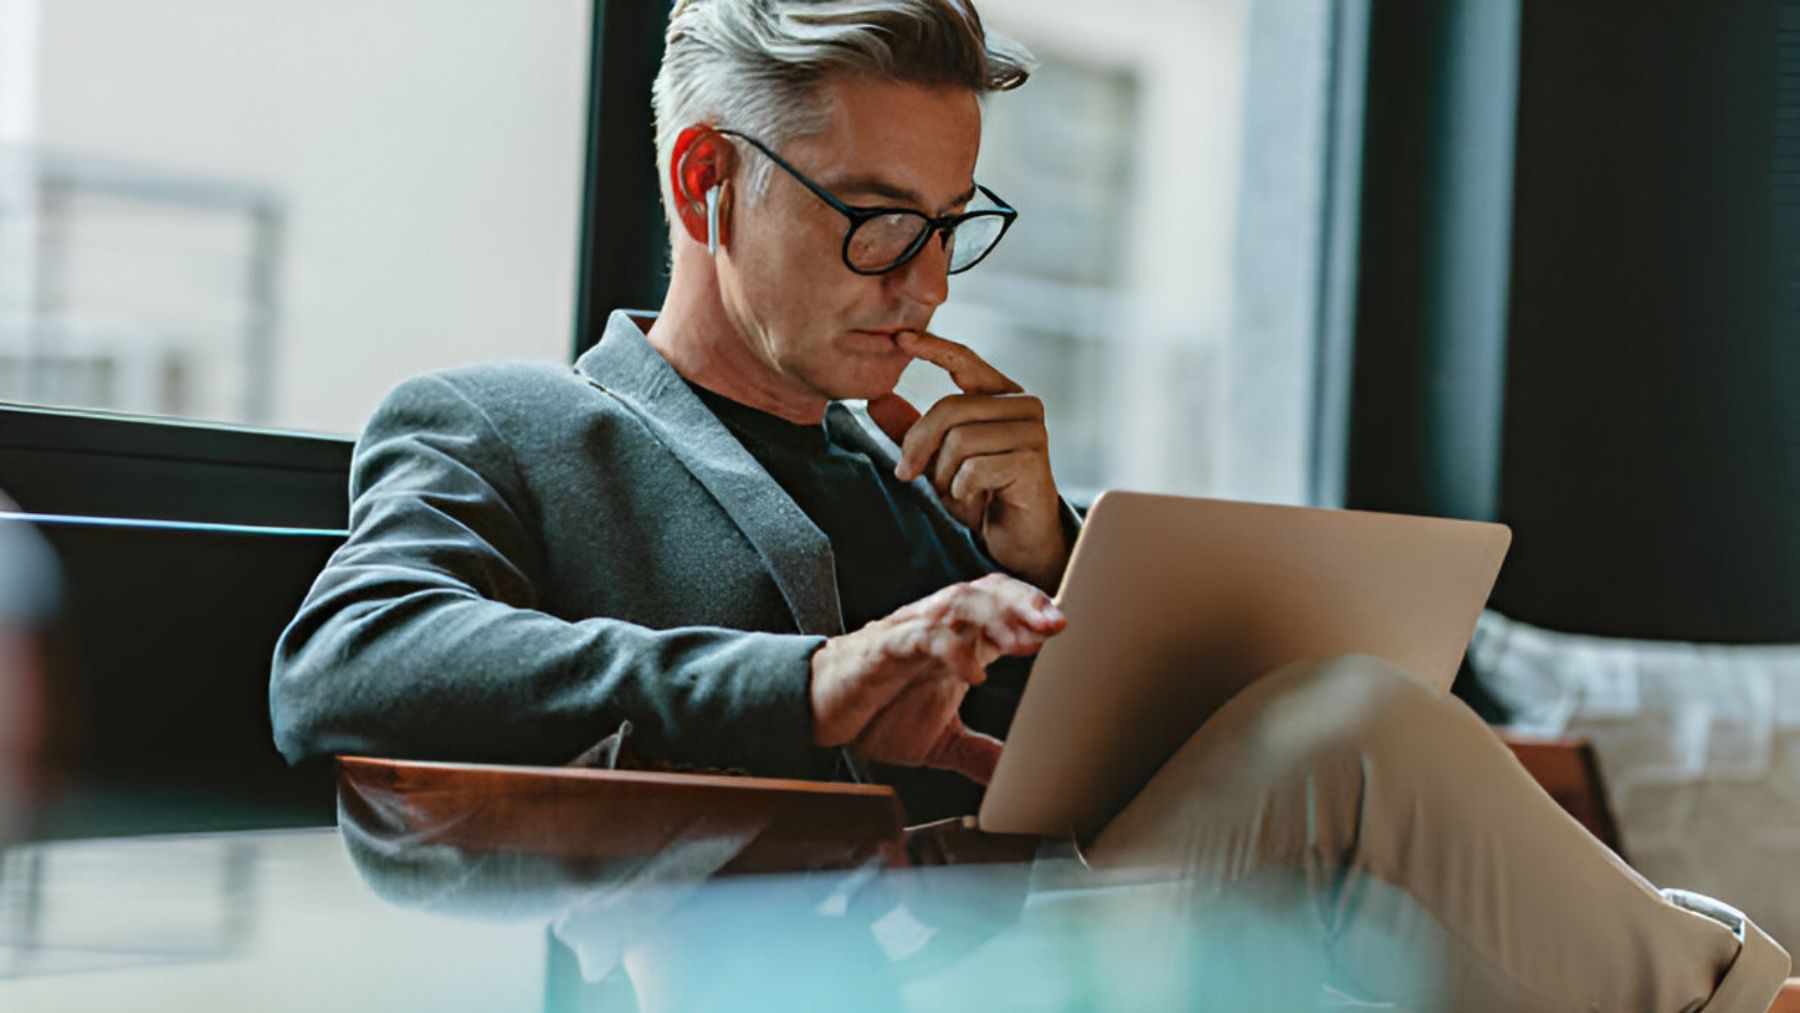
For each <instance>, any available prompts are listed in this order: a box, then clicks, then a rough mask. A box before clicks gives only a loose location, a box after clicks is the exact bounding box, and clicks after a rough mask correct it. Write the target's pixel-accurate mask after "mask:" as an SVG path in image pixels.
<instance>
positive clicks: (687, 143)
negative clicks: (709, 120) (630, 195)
mask: <svg viewBox="0 0 1800 1013" xmlns="http://www.w3.org/2000/svg"><path fill="white" fill-rule="evenodd" d="M735 156H736V151H735V150H733V148H732V147H731V145H730V144H729V143H727V142H726V140H725V138H723V137H721V136H720V135H719V133H718V131H715V130H713V129H712V128H711V127H706V126H692V127H688V128H687V129H686V130H683V131H682V132H681V133H680V135H678V136H677V137H676V138H675V147H674V149H673V150H671V151H670V152H669V188H670V191H671V192H672V193H673V194H674V195H675V213H676V215H677V217H679V218H680V219H681V227H682V229H683V230H684V231H685V232H687V234H688V238H690V239H692V240H693V241H694V242H696V243H699V244H700V245H701V246H705V245H706V241H707V232H708V224H707V214H706V191H708V190H710V189H712V188H713V187H715V186H717V187H723V186H724V185H725V181H726V180H727V179H728V178H730V175H731V167H732V165H733V159H734V158H735ZM722 196H723V194H721V197H722ZM725 221H726V216H725V215H724V214H720V215H719V216H718V223H719V232H720V235H719V237H718V241H719V242H720V243H724V242H725V235H724V233H725Z"/></svg>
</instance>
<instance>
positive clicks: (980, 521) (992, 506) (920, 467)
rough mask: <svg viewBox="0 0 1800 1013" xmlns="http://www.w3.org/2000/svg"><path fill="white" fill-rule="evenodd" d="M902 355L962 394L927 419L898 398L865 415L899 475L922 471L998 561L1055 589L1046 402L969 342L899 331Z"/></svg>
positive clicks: (875, 403)
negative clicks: (893, 447)
mask: <svg viewBox="0 0 1800 1013" xmlns="http://www.w3.org/2000/svg"><path fill="white" fill-rule="evenodd" d="M898 340H899V344H900V349H901V351H904V352H906V353H907V354H908V355H911V356H913V357H914V358H917V359H924V360H925V361H926V362H929V363H931V364H933V365H935V366H938V367H941V368H942V369H943V370H944V371H945V372H947V373H949V374H950V379H951V380H953V381H955V382H956V386H957V387H958V388H960V389H961V390H962V393H961V394H953V395H951V396H949V397H946V398H944V399H943V400H941V401H939V402H938V403H937V404H934V405H932V406H931V409H930V410H929V411H927V412H926V413H925V414H924V415H922V416H921V415H920V414H919V411H918V409H916V408H914V407H913V406H912V405H910V404H908V403H907V402H906V400H905V399H904V398H902V397H900V396H899V395H898V394H893V393H889V394H885V395H883V396H881V397H878V398H875V399H873V400H871V401H870V402H869V415H870V417H872V418H873V419H874V420H875V423H876V425H879V426H880V427H881V428H882V431H883V432H885V433H887V434H888V437H889V438H890V439H892V440H893V441H894V442H895V443H898V444H899V445H900V463H899V465H898V466H897V467H896V468H895V469H894V474H895V476H896V477H897V478H899V479H900V480H901V481H904V482H910V481H912V480H913V479H914V478H917V477H918V476H920V475H926V476H928V477H929V478H930V480H931V485H932V487H933V488H935V489H936V490H937V492H938V496H939V497H940V498H942V500H943V502H944V506H945V508H946V509H948V510H949V511H950V515H951V516H952V517H955V518H956V519H957V520H958V521H961V522H962V523H963V524H964V525H966V526H967V527H969V528H970V529H971V530H973V531H974V532H975V533H976V534H977V535H979V536H980V538H981V541H982V544H984V545H985V546H986V547H987V551H988V555H990V556H992V557H993V559H994V562H996V563H999V564H1000V565H1001V566H1003V567H1005V568H1006V569H1008V570H1010V571H1012V572H1013V573H1016V574H1018V575H1019V576H1021V577H1024V578H1025V579H1026V580H1029V581H1031V582H1032V583H1034V584H1036V585H1037V586H1039V587H1041V588H1043V589H1044V590H1046V591H1054V590H1055V589H1056V585H1057V584H1058V583H1059V582H1060V581H1061V580H1062V572H1063V568H1064V566H1066V565H1067V563H1068V561H1069V545H1068V540H1067V539H1066V538H1065V537H1064V535H1063V528H1062V515H1061V509H1062V508H1061V503H1060V501H1059V500H1058V499H1057V494H1056V481H1055V479H1053V478H1052V477H1051V475H1050V437H1049V434H1048V433H1047V432H1046V431H1045V430H1044V403H1043V402H1042V401H1039V400H1038V399H1037V398H1035V397H1032V396H1031V395H1029V394H1026V393H1024V391H1023V390H1022V389H1021V388H1020V387H1019V385H1018V384H1016V383H1014V382H1013V381H1012V380H1010V379H1008V378H1007V376H1006V375H1005V374H1004V373H1001V372H1000V371H999V370H997V369H995V368H994V367H993V366H991V365H989V364H988V363H986V362H985V361H983V360H982V358H981V357H980V356H978V355H976V354H975V353H974V352H973V351H971V350H970V349H969V348H968V347H967V346H964V345H959V344H957V343H956V342H954V341H949V340H946V339H944V338H940V337H938V336H936V335H934V334H928V333H926V332H924V331H904V332H902V333H901V334H900V335H899V337H898Z"/></svg>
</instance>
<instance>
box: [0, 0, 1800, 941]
mask: <svg viewBox="0 0 1800 1013" xmlns="http://www.w3.org/2000/svg"><path fill="white" fill-rule="evenodd" d="M982 11H983V13H984V15H985V17H986V19H987V20H988V22H989V23H990V24H991V25H993V26H995V27H997V28H999V29H1002V30H1004V31H1006V32H1008V33H1010V34H1012V35H1014V36H1016V37H1017V38H1019V39H1020V40H1021V41H1023V42H1025V43H1026V44H1027V45H1028V46H1029V47H1031V48H1032V49H1033V50H1034V51H1035V52H1036V54H1037V55H1038V57H1039V58H1040V59H1041V60H1042V67H1041V68H1040V70H1039V71H1038V73H1037V74H1036V75H1034V77H1033V78H1032V80H1031V82H1030V83H1029V84H1028V85H1027V86H1026V87H1025V88H1023V89H1022V90H1020V91H1017V92H1014V93H1010V94H1005V95H1000V96H995V97H994V98H992V99H991V100H990V101H989V102H988V104H987V114H986V134H985V142H984V148H983V153H982V158H981V163H980V166H979V169H978V175H979V176H980V178H981V179H982V181H983V182H985V183H986V184H988V185H989V186H991V187H992V188H993V189H994V190H996V191H997V192H998V193H1000V194H1002V195H1004V196H1005V197H1006V198H1007V199H1008V200H1009V201H1010V202H1011V203H1013V204H1014V205H1015V206H1016V207H1018V208H1019V209H1020V211H1021V218H1020V220H1019V223H1018V225H1017V227H1016V228H1015V229H1014V230H1013V232H1012V233H1011V234H1010V235H1009V237H1008V239H1007V241H1006V243H1005V244H1003V245H1002V246H1001V247H1000V248H999V250H998V251H997V252H996V253H995V255H994V256H993V257H992V258H990V259H989V260H988V261H987V262H985V263H984V264H983V265H982V266H981V267H980V268H979V269H978V270H976V271H974V272H971V273H969V274H967V275H963V276H959V277H958V278H957V279H956V280H955V281H954V282H953V284H952V295H951V301H950V303H949V304H947V305H946V306H945V307H944V309H943V310H942V312H941V314H940V316H939V318H938V324H939V326H940V330H941V331H942V332H943V333H945V334H947V335H950V336H954V337H957V338H959V339H961V340H965V341H967V342H969V343H970V344H972V345H974V346H975V347H976V348H977V349H978V350H980V351H981V352H982V353H983V354H984V355H987V356H988V357H989V358H991V359H992V360H993V361H995V362H996V363H997V364H998V365H1000V366H1001V368H1003V369H1004V370H1006V371H1007V372H1009V373H1010V374H1012V375H1013V376H1015V377H1017V378H1018V379H1019V380H1020V381H1021V382H1023V383H1024V384H1025V385H1026V386H1027V387H1028V388H1029V389H1031V390H1032V391H1034V392H1035V393H1038V394H1039V395H1041V396H1042V397H1043V398H1044V400H1045V402H1046V403H1047V405H1048V409H1049V413H1050V414H1049V426H1050V431H1051V436H1052V448H1053V451H1052V452H1053V462H1054V466H1055V469H1056V473H1057V476H1058V478H1059V481H1060V482H1061V483H1062V485H1063V487H1064V488H1065V490H1066V491H1067V492H1068V493H1069V494H1070V495H1071V496H1072V497H1073V498H1075V499H1077V500H1078V501H1085V500H1087V499H1091V497H1092V496H1093V495H1094V494H1095V493H1097V492H1098V491H1099V490H1102V489H1106V488H1120V487H1123V488H1132V489H1139V490H1150V491H1160V492H1170V493H1180V494H1187V495H1205V496H1221V497H1230V498H1243V499H1255V500H1262V501H1269V502H1282V503H1298V504H1312V505H1319V506H1334V507H1335V506H1349V507H1357V508H1364V509H1380V510H1393V511H1401V512H1409V513H1424V514H1437V515H1444V516H1456V517H1468V518H1478V519H1489V520H1498V521H1502V522H1505V523H1507V524H1510V525H1511V526H1512V527H1513V529H1514V532H1515V542H1514V549H1513V553H1512V556H1511V557H1510V559H1509V561H1508V563H1507V565H1506V569H1505V571H1504V572H1503V574H1502V577H1501V582H1500V584H1499V586H1498V587H1497V589H1496V591H1495V595H1494V599H1493V601H1492V602H1491V609H1490V611H1489V612H1488V614H1487V615H1486V616H1484V618H1483V620H1482V624H1481V626H1480V627H1479V629H1478V631H1477V635H1476V640H1475V643H1474V645H1473V649H1472V651H1471V657H1470V661H1471V671H1470V673H1469V675H1470V681H1469V682H1468V683H1466V684H1465V688H1466V689H1468V691H1469V694H1470V698H1471V700H1472V701H1475V702H1478V703H1479V704H1480V706H1482V707H1483V712H1484V714H1485V715H1486V716H1489V717H1490V719H1492V720H1494V721H1495V722H1497V723H1504V724H1509V725H1512V726H1514V727H1515V728H1519V729H1523V730H1526V731H1531V732H1534V733H1538V734H1545V735H1564V736H1576V737H1579V738H1582V739H1585V740H1587V741H1589V742H1591V743H1592V744H1593V747H1594V749H1595V750H1596V752H1597V755H1598V757H1599V761H1600V768H1601V771H1602V773H1603V775H1604V783H1605V789H1604V791H1605V798H1606V801H1607V803H1608V804H1609V805H1610V807H1611V808H1612V809H1613V810H1614V811H1615V812H1616V813H1617V815H1618V818H1619V823H1620V829H1621V832H1622V835H1623V848H1624V850H1625V853H1626V854H1627V856H1628V857H1629V858H1630V859H1631V860H1632V861H1633V862H1634V864H1636V865H1637V866H1638V867H1639V868H1640V869H1642V870H1643V871H1644V872H1645V873H1646V874H1647V875H1649V876H1650V877H1651V878H1652V879H1654V880H1656V881H1657V882H1659V883H1662V884H1665V885H1672V886H1684V887H1689V888H1693V889H1698V890H1702V891H1704V892H1708V893H1712V894H1714V895H1716V896H1719V897H1722V898H1724V899H1726V900H1728V901H1730V902H1732V903H1735V904H1737V905H1739V906H1741V907H1743V908H1745V909H1746V910H1748V911H1749V912H1750V913H1751V914H1752V915H1753V916H1754V917H1756V918H1757V919H1758V920H1759V921H1760V922H1761V923H1762V924H1764V925H1765V926H1766V927H1767V928H1769V929H1770V930H1771V931H1772V932H1773V933H1774V934H1775V935H1776V936H1777V937H1778V938H1780V939H1782V940H1783V941H1784V942H1785V943H1786V944H1787V945H1788V946H1789V947H1790V948H1797V947H1800V879H1796V878H1795V877H1793V876H1792V875H1790V874H1789V871H1790V870H1791V869H1793V868H1795V867H1796V865H1800V511H1797V510H1796V509H1795V506H1794V504H1795V503H1796V502H1800V2H1794V0H1732V2H1730V3H1718V2H1716V0H1714V2H1708V0H1635V2H1623V0H1592V2H1587V3H1582V4H1566V3H1557V2H1554V0H1113V2H1110V3H1106V4H1092V3H1082V2H1077V0H986V2H984V3H983V4H982ZM666 13H667V5H666V4H662V3H656V2H648V0H646V2H642V3H631V4H626V3H604V2H599V0H593V2H590V0H383V2H380V3H370V2H367V0H310V2H306V3H300V2H296V0H0V401H4V402H6V403H5V404H3V405H0V489H4V490H6V491H7V492H8V493H9V494H10V495H11V496H12V497H13V498H15V499H16V500H17V501H18V503H19V510H18V511H17V512H14V513H13V514H11V515H8V516H7V517H6V518H0V523H7V522H10V523H18V524H25V523H29V524H31V525H32V526H33V527H35V528H37V529H39V530H40V531H41V532H42V534H43V536H44V537H45V538H46V539H47V540H48V542H49V544H50V545H51V546H52V548H53V549H54V550H55V551H56V553H57V556H58V558H59V559H60V560H61V566H62V568H63V570H64V573H65V578H66V580H65V585H66V587H65V590H66V595H65V599H66V600H65V610H64V618H63V622H62V626H61V628H60V629H53V630H50V631H49V632H47V633H45V634H43V636H44V638H45V639H46V640H47V641H49V642H51V643H52V644H53V645H59V646H56V647H55V649H50V650H45V651H40V652H38V654H34V657H37V656H39V655H41V656H42V657H44V658H48V659H51V660H50V662H45V663H44V664H42V665H40V664H37V663H35V662H34V668H33V675H32V680H31V685H32V686H34V687H36V688H34V689H33V690H32V691H31V693H30V694H28V695H27V694H25V693H24V692H23V691H20V692H19V694H18V695H16V696H15V697H14V699H13V700H11V701H10V704H11V706H13V707H14V708H15V711H18V710H20V709H22V708H23V707H25V706H26V704H27V703H28V702H32V701H35V702H34V703H32V704H31V705H32V706H34V707H39V708H41V709H42V710H43V711H44V714H43V716H42V719H41V720H39V721H37V722H34V723H31V724H30V727H33V728H37V729H40V731H39V732H34V735H35V736H36V737H37V738H41V739H43V740H44V741H46V742H47V743H48V745H47V746H46V750H47V753H46V755H47V756H48V757H49V759H47V760H45V761H44V763H43V767H44V768H45V770H54V771H61V772H62V773H61V774H59V775H57V776H49V775H48V774H44V775H43V776H39V777H37V778H36V782H41V783H45V784H57V783H60V784H64V785H65V786H71V785H72V786H76V787H79V788H80V790H76V787H70V788H69V790H67V791H66V792H65V793H64V794H63V795H62V796H60V797H61V798H62V799H63V802H62V803H61V804H60V808H54V807H53V808H51V809H46V810H45V811H44V812H43V813H40V814H39V816H38V817H36V818H35V819H36V822H35V823H33V824H32V825H33V826H35V827H36V829H35V830H34V831H33V832H34V833H37V834H40V835H50V836H58V835H61V836H82V835H98V834H109V833H133V832H144V831H147V830H175V829H192V828H220V827H244V826H266V825H275V824H282V825H293V824H300V823H307V822H319V821H328V820H329V819H330V816H331V814H330V811H329V804H328V796H324V795H321V791H328V787H324V788H322V787H321V785H324V784H325V781H324V780H323V779H322V775H318V774H317V773H316V772H315V773H314V774H313V775H312V778H313V779H312V780H305V778H306V777H307V776H308V775H307V772H301V773H300V774H290V773H289V772H288V771H286V770H285V768H283V767H282V766H281V765H280V762H279V759H278V758H276V757H275V756H274V755H273V753H272V750H270V748H269V743H268V737H267V717H266V706H265V704H264V703H263V697H262V695H261V694H262V690H263V685H264V682H265V680H266V670H267V657H268V649H269V647H270V645H272V643H273V638H274V634H275V632H276V631H277V630H278V629H279V626H280V622H281V621H282V620H283V619H284V618H285V616H286V615H288V614H291V610H292V607H293V605H294V603H295V602H297V600H298V598H299V595H300V594H301V593H302V592H303V591H304V589H305V587H306V584H307V582H308V581H309V580H310V576H311V574H312V573H314V572H316V569H317V567H318V566H319V565H320V563H321V562H322V560H323V559H324V557H325V555H326V554H328V553H329V551H330V549H331V547H332V546H333V545H334V544H335V539H337V538H339V537H341V530H342V528H343V526H344V523H345V518H344V513H345V504H344V492H343V490H344V484H343V482H344V468H345V464H346V461H347V456H348V446H349V442H348V441H349V438H350V437H351V436H352V435H353V434H354V433H356V432H357V431H358V430H359V429H360V427H361V425H362V423H363V421H364V419H365V418H366V417H367V415H368V413H369V412H370V410H371V409H372V408H373V407H374V405H375V404H376V403H377V401H378V400H379V399H380V397H381V396H382V394H383V393H384V392H385V391H386V390H387V389H389V388H390V387H391V386H393V385H394V384H395V383H396V382H398V381H399V380H401V379H402V378H404V377H406V376H409V375H412V374H415V373H419V372H422V371H426V370H431V369H437V368H441V367H445V366H450V365H455V364H459V363H467V362H475V361H481V360H489V359H500V358H515V359H516V358H526V359H539V360H547V361H559V362H566V361H568V360H569V359H570V358H571V357H572V356H573V355H574V354H577V353H578V352H579V351H580V350H581V349H583V348H585V347H587V346H588V344H590V343H591V342H592V340H593V339H594V337H595V336H596V335H597V332H598V329H599V327H600V326H601V324H602V323H603V322H604V319H605V315H606V313H607V312H608V311H610V310H611V309H613V308H617V307H624V306H638V307H642V306H654V305H656V304H657V302H658V301H659V300H660V297H661V292H662V286H663V283H664V280H665V279H664V274H663V271H664V264H665V260H664V258H665V255H666V254H665V249H666V246H665V243H666V237H665V236H664V235H663V224H662V215H661V211H660V209H659V207H658V206H657V201H656V182H655V178H656V177H655V173H654V169H653V166H652V151H651V140H650V127H649V107H648V94H649V81H650V78H651V76H652V75H653V74H654V71H655V67H656V63H657V60H658V59H659V56H660V48H659V47H660V36H661V32H662V28H663V25H664V22H665V19H666ZM903 389H904V390H905V391H907V392H908V393H910V394H912V395H913V396H915V397H918V398H921V399H929V398H930V397H932V396H935V394H937V393H941V392H942V391H943V390H944V389H945V387H944V383H943V380H942V378H941V377H937V376H934V375H932V374H931V373H930V371H928V370H920V371H915V372H911V373H909V374H908V376H907V378H906V380H905V381H904V385H903ZM196 630H200V631H206V632H205V633H204V635H198V636H197V635H196V634H195V631H196ZM59 658H60V659H62V660H61V667H60V669H58V668H57V666H56V665H54V664H51V662H54V661H55V660H56V659H59ZM45 666H48V667H45ZM45 672H48V673H49V674H44V673H45ZM0 674H3V673H0ZM13 682H14V684H16V685H24V684H25V680H24V677H23V676H18V677H16V678H15V679H14V680H13ZM5 685H8V682H7V681H6V680H5V679H3V678H0V687H4V686H5ZM7 704H8V701H5V700H0V706H5V705H7ZM146 715H155V716H156V720H155V721H146V720H145V716H146ZM21 724H23V723H21ZM221 757H230V758H231V759H230V762H228V763H227V762H223V761H222V760H221ZM222 767H229V768H230V772H231V776H229V777H227V776H224V775H223V774H222V773H221V768H222ZM40 773H42V772H40ZM293 778H301V779H302V780H300V781H294V780H293ZM36 782H34V783H36ZM1471 790H1478V789H1477V788H1472V789H1471ZM321 798H326V799H327V801H325V802H321ZM0 811H4V807H0Z"/></svg>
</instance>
